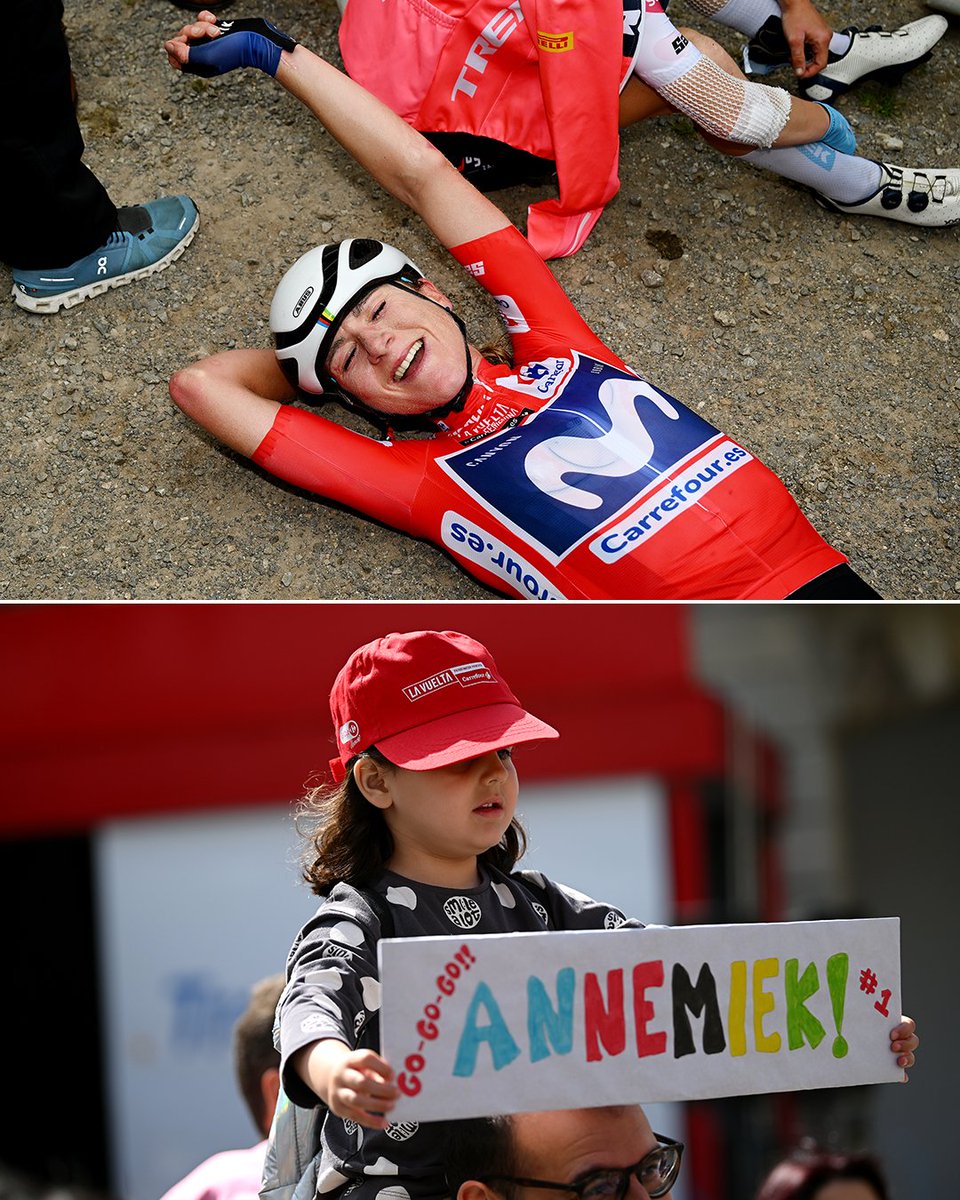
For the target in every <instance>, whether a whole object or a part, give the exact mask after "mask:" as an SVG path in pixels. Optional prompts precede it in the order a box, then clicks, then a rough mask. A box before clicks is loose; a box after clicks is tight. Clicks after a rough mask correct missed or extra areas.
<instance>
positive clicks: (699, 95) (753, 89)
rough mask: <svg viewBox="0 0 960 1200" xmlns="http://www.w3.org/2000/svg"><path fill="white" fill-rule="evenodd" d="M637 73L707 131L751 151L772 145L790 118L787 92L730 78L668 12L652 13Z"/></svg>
mask: <svg viewBox="0 0 960 1200" xmlns="http://www.w3.org/2000/svg"><path fill="white" fill-rule="evenodd" d="M633 71H634V74H635V75H637V76H638V77H639V78H640V79H642V80H643V82H644V83H645V84H647V85H648V86H649V87H652V88H653V90H654V91H655V92H657V93H658V94H659V95H661V96H663V98H664V99H665V100H668V101H669V102H670V103H671V104H672V105H673V107H674V108H676V109H679V110H680V112H682V113H684V114H685V115H686V116H688V117H690V119H691V120H693V121H695V122H696V124H697V125H699V126H700V127H701V128H702V129H705V130H707V131H708V132H709V133H712V134H714V135H715V136H716V137H720V138H725V139H728V140H732V141H735V142H742V143H744V144H746V145H748V146H770V145H772V144H773V143H774V142H775V141H776V140H777V138H778V137H779V136H780V132H781V130H782V129H783V127H784V125H785V124H786V123H787V121H788V120H789V117H790V105H791V101H790V97H789V96H788V95H787V93H786V92H785V91H784V90H783V89H782V88H771V87H766V86H765V85H764V84H759V83H753V82H751V81H750V80H743V79H740V78H738V77H737V76H735V75H728V74H727V72H726V71H724V70H723V69H722V68H721V67H718V66H717V64H716V63H715V62H714V61H713V60H712V59H710V58H707V57H706V55H704V54H701V53H700V51H699V50H698V49H697V48H696V46H694V45H693V43H692V42H690V41H688V40H687V38H686V37H684V35H683V34H682V33H681V32H680V31H679V29H677V27H676V26H675V25H674V24H673V22H672V21H671V20H670V18H669V17H668V16H667V14H666V13H664V12H654V11H650V10H647V14H646V17H645V19H644V24H643V36H642V38H641V40H640V47H639V50H638V52H637V58H636V61H635V63H634V66H633Z"/></svg>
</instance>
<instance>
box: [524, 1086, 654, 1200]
mask: <svg viewBox="0 0 960 1200" xmlns="http://www.w3.org/2000/svg"><path fill="white" fill-rule="evenodd" d="M512 1120H513V1138H514V1146H515V1149H516V1163H515V1170H514V1171H512V1172H511V1173H512V1174H516V1175H523V1176H526V1177H527V1178H528V1179H553V1180H556V1181H557V1182H561V1183H576V1182H577V1181H579V1180H580V1179H581V1178H582V1177H583V1176H584V1175H586V1174H588V1173H589V1172H590V1171H595V1170H597V1169H598V1168H601V1167H629V1166H632V1165H633V1164H634V1163H637V1162H639V1161H640V1160H641V1159H642V1158H643V1157H644V1155H646V1154H649V1153H650V1151H651V1150H655V1149H656V1148H657V1139H656V1138H655V1137H654V1136H653V1133H652V1132H651V1130H650V1125H649V1123H648V1122H647V1118H646V1116H645V1115H644V1112H643V1109H642V1108H640V1107H639V1105H624V1106H623V1107H617V1108H580V1109H569V1110H566V1111H563V1112H543V1113H520V1114H518V1115H517V1116H515V1117H513V1118H512ZM519 1191H520V1192H523V1189H522V1188H520V1189H519ZM551 1194H552V1193H550V1192H546V1191H544V1192H540V1191H537V1192H534V1191H532V1190H531V1191H528V1192H526V1193H524V1200H530V1198H531V1197H536V1198H537V1200H548V1198H549V1197H550V1195H551ZM556 1196H557V1200H561V1197H562V1198H563V1200H571V1194H570V1193H569V1192H557V1193H556ZM624 1200H647V1193H646V1191H645V1190H644V1189H643V1187H641V1185H640V1183H639V1181H638V1180H637V1179H636V1177H635V1176H631V1177H630V1186H629V1188H628V1190H627V1194H626V1197H625V1198H624Z"/></svg>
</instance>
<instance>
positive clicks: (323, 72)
mask: <svg viewBox="0 0 960 1200" xmlns="http://www.w3.org/2000/svg"><path fill="white" fill-rule="evenodd" d="M207 39H209V40H207ZM165 49H166V51H167V57H168V59H169V60H170V65H171V66H173V67H175V68H176V69H178V70H184V71H188V72H191V73H194V74H202V75H222V74H224V73H225V72H227V71H232V70H235V69H236V68H238V67H258V68H259V69H260V70H262V71H264V72H265V73H266V74H269V75H273V76H274V77H275V78H276V80H277V82H278V83H279V84H280V85H281V86H282V87H284V88H286V90H287V91H288V92H289V93H290V94H291V95H292V96H295V97H296V98H297V99H298V100H299V101H300V102H301V103H302V104H304V105H306V107H307V108H309V109H310V111H311V112H312V113H313V114H314V116H316V118H317V119H318V120H319V121H320V122H321V123H322V124H323V126H324V127H325V128H326V129H327V131H328V132H329V133H330V134H331V135H332V136H333V137H335V138H336V140H337V141H338V142H339V143H340V145H341V146H343V147H344V149H345V150H346V151H347V152H348V153H349V154H351V155H352V156H353V157H354V158H355V159H356V160H357V162H358V163H360V165H361V166H362V167H364V168H365V169H366V170H367V171H368V172H369V173H370V175H371V176H372V178H374V179H375V180H376V181H377V182H378V183H379V184H381V185H382V186H383V187H385V188H386V189H387V191H389V192H391V193H392V194H393V195H394V196H396V197H397V199H398V200H402V201H403V203H404V204H407V205H408V206H409V207H410V208H412V209H413V211H414V212H416V213H418V214H419V215H420V217H422V218H423V220H424V221H425V222H426V224H427V225H428V226H429V227H430V229H431V230H432V231H433V233H434V234H435V235H436V236H437V238H438V239H439V240H440V241H441V242H442V243H443V245H445V246H456V245H459V244H460V243H461V242H468V241H471V240H472V239H474V238H478V237H483V236H484V235H485V234H488V233H492V232H494V230H497V229H503V228H504V227H506V226H507V225H509V224H510V222H509V221H508V219H507V218H506V217H505V216H504V214H503V213H502V212H501V211H500V209H499V208H497V206H496V205H495V204H493V203H492V202H491V201H490V200H488V199H487V198H486V196H484V195H482V194H481V193H480V192H478V191H477V190H476V189H475V188H474V187H473V185H472V184H470V183H468V182H467V181H466V180H465V179H464V178H463V177H462V176H461V175H460V174H459V173H458V172H457V171H456V169H455V168H454V167H453V166H451V164H450V163H449V162H447V160H446V159H445V158H444V157H443V155H442V154H441V153H440V152H439V151H438V150H436V149H435V148H434V147H433V146H431V145H430V143H429V142H428V141H427V140H426V139H425V138H424V137H421V135H420V134H419V133H417V131H416V130H415V129H412V128H411V127H410V126H409V125H407V124H406V122H405V121H403V120H401V118H400V117H398V116H397V115H396V114H395V113H393V112H391V110H390V109H389V108H387V107H386V105H384V104H381V102H380V101H379V100H377V99H376V97H374V96H371V95H370V93H369V92H367V91H366V90H365V89H364V88H362V87H360V85H359V84H357V83H354V81H353V80H352V79H350V78H348V77H347V76H346V75H344V74H343V72H342V71H338V70H337V68H336V67H334V66H333V65H332V64H330V63H328V62H325V61H324V60H323V59H321V58H319V57H318V56H317V55H316V54H314V53H313V52H312V51H311V50H308V49H307V48H306V47H305V46H300V45H297V44H296V43H295V42H294V41H293V39H292V38H290V37H288V36H287V35H286V34H283V33H281V32H280V31H279V30H277V29H275V28H274V27H273V26H272V25H270V23H269V22H267V21H264V20H262V19H255V20H237V21H232V22H231V21H223V22H220V24H217V22H216V18H215V17H214V15H213V13H210V12H203V13H201V14H200V16H199V18H198V19H197V20H196V21H194V22H192V23H191V24H190V25H185V26H184V27H183V29H182V30H181V31H180V33H179V34H178V35H177V36H176V37H175V38H172V39H171V40H170V41H168V42H167V43H166V44H165Z"/></svg>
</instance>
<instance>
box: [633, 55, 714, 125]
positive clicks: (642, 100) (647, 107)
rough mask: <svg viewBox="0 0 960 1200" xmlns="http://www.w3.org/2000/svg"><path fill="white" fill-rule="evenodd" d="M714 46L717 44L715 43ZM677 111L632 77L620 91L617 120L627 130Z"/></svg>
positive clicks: (635, 77) (650, 88) (651, 89)
mask: <svg viewBox="0 0 960 1200" xmlns="http://www.w3.org/2000/svg"><path fill="white" fill-rule="evenodd" d="M706 40H707V41H709V40H710V39H709V38H708V39H706ZM713 45H716V43H715V42H714V43H713ZM717 49H718V50H719V49H720V47H719V46H717ZM704 53H706V51H704ZM731 61H732V60H731ZM676 111H677V110H676V109H675V108H674V107H673V105H672V104H668V103H667V101H666V100H664V98H663V97H662V96H661V95H659V94H658V93H657V92H655V91H654V90H653V88H652V87H649V86H648V85H647V84H645V83H642V82H641V81H640V80H639V79H638V78H637V76H636V75H631V76H630V78H629V79H628V80H627V82H626V83H625V84H624V85H623V87H622V88H621V90H620V111H619V114H618V118H617V120H618V124H619V126H620V128H621V129H625V128H626V127H627V126H628V125H635V124H636V123H637V122H638V121H646V120H647V118H648V117H667V116H669V115H670V114H671V113H675V112H676ZM701 132H702V131H701Z"/></svg>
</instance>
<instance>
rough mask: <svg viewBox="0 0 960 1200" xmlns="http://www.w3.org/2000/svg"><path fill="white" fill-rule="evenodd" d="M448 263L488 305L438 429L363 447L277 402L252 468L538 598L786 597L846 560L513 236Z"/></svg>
mask: <svg viewBox="0 0 960 1200" xmlns="http://www.w3.org/2000/svg"><path fill="white" fill-rule="evenodd" d="M452 253H453V254H454V256H455V257H456V258H457V259H458V260H459V261H460V263H461V264H462V265H463V266H464V267H465V268H466V269H467V270H468V271H469V272H470V274H472V275H473V276H474V277H475V278H476V279H477V280H478V281H479V282H480V283H481V284H482V285H483V286H484V287H485V288H486V289H487V291H489V292H490V293H491V294H492V295H493V296H494V297H495V299H496V301H497V303H498V305H499V307H500V311H501V313H502V315H503V317H504V320H505V322H506V324H507V329H508V331H509V333H510V337H511V340H512V342H513V350H514V355H515V365H514V366H512V367H510V366H495V365H493V364H491V363H484V364H483V365H482V366H481V367H480V369H479V372H478V375H477V378H476V381H475V383H474V386H473V389H472V391H471V393H470V395H469V396H468V397H467V400H466V402H465V404H464V405H463V408H462V410H461V411H460V412H459V413H454V414H452V415H451V416H448V417H447V418H446V420H447V423H448V424H449V426H450V428H449V429H442V430H438V432H437V434H436V435H435V436H434V437H432V438H429V439H409V440H401V441H396V442H394V441H385V442H382V441H377V440H375V439H373V438H369V437H365V436H363V435H362V434H358V433H353V432H351V431H350V430H348V429H344V428H343V427H342V426H340V425H337V424H336V423H334V422H332V421H329V420H327V419H326V418H324V417H321V416H320V415H318V414H317V413H313V412H307V411H305V410H304V409H301V408H297V407H295V406H293V405H284V406H283V407H281V409H280V411H279V412H278V414H277V417H276V420H275V422H274V424H273V427H272V429H271V430H270V432H269V433H268V434H267V436H266V437H265V438H264V440H263V442H262V443H261V444H260V446H259V447H258V448H257V451H256V453H255V454H254V456H253V458H254V461H255V462H256V463H258V464H259V465H260V466H262V467H264V468H265V469H266V470H268V471H270V472H272V473H273V474H274V475H278V476H280V477H281V478H282V479H285V480H287V481H289V482H290V483H294V484H296V485H298V486H299V487H303V488H306V489H307V490H309V491H312V492H318V493H320V494H321V495H323V496H327V497H329V498H330V499H332V500H336V501H338V502H340V503H342V504H346V505H349V506H350V507H351V508H355V509H358V510H359V511H361V512H364V513H367V514H368V515H369V516H371V517H375V518H376V519H377V520H379V521H382V522H384V524H387V525H392V526H395V527H396V528H398V529H402V530H404V531H405V532H407V533H411V534H413V535H414V536H416V537H422V538H427V539H429V540H430V541H432V542H436V543H437V544H438V545H440V546H442V547H443V548H444V550H446V551H447V552H448V553H449V554H451V555H452V556H453V558H455V559H456V560H457V562H458V563H460V565H461V566H462V567H463V568H464V569H465V570H467V571H469V572H470V574H472V575H475V576H476V577H477V578H478V579H480V580H482V581H483V582H484V583H487V584H489V585H491V586H492V587H495V588H498V589H499V590H501V591H504V592H507V593H509V594H511V595H516V596H521V597H524V598H529V599H535V600H554V599H564V598H566V599H571V600H574V599H576V600H580V599H596V600H605V599H618V600H627V599H630V600H638V599H648V600H695V599H696V600H701V599H762V600H772V599H782V598H783V597H785V596H787V595H789V594H790V593H791V592H793V591H795V590H796V589H797V588H799V587H801V586H802V585H803V584H805V583H808V582H809V581H810V580H812V579H815V578H816V577H817V576H818V575H821V574H823V573H824V572H825V571H828V570H830V569H831V568H832V567H835V566H837V565H839V564H840V563H843V562H845V561H846V559H845V557H844V555H842V554H840V553H839V552H838V551H837V550H834V549H833V548H832V547H831V546H829V545H828V544H827V543H826V542H825V541H824V540H823V538H821V537H820V535H819V534H818V533H817V532H816V530H815V529H814V528H813V526H812V525H811V524H810V523H809V521H807V519H806V517H804V515H803V513H801V511H800V509H799V508H798V507H797V504H796V502H795V501H794V499H793V497H792V496H791V495H790V493H789V492H788V491H787V489H786V488H785V487H784V485H783V484H782V483H781V482H780V480H779V479H777V477H776V476H775V475H774V474H773V473H772V472H771V471H769V470H768V469H767V468H766V467H765V466H764V465H763V464H762V463H761V462H759V461H758V460H757V459H756V458H754V456H753V455H752V454H751V453H750V452H749V451H748V450H745V449H743V447H741V446H738V445H737V444H736V443H735V442H733V441H732V440H731V439H730V438H728V437H726V436H725V435H724V434H722V433H721V432H720V431H719V430H718V429H716V428H714V426H713V425H711V424H710V423H709V422H708V421H705V420H704V419H703V418H702V417H700V416H698V415H697V414H696V413H694V412H692V411H691V410H690V409H688V408H685V407H684V406H683V405H682V404H680V402H679V401H677V400H674V399H673V398H672V397H671V396H668V395H666V394H665V393H664V392H661V391H660V390H659V389H658V388H656V387H654V386H653V385H652V384H651V383H649V382H647V380H645V379H641V378H640V377H639V376H637V375H636V374H634V372H632V371H631V370H630V369H629V368H628V367H626V366H625V365H624V364H623V363H622V362H621V360H620V359H619V358H618V357H617V356H616V355H615V354H614V353H613V352H612V351H611V350H609V349H608V348H607V347H606V346H605V345H604V344H603V343H602V342H601V341H600V339H599V338H597V337H596V335H595V334H594V333H592V332H591V330H590V329H589V328H588V327H587V325H586V323H585V322H584V321H583V319H582V318H581V317H580V315H579V314H578V313H577V311H576V309H575V308H574V307H573V305H572V304H571V303H570V301H569V299H568V298H567V296H566V294H565V293H564V291H563V289H562V288H561V287H560V285H559V284H558V283H557V281H556V280H555V279H554V277H553V275H552V273H551V272H550V270H549V268H548V267H547V266H546V264H545V263H544V262H543V260H542V259H541V258H540V256H539V255H538V254H537V253H536V252H535V251H534V250H533V249H532V247H531V246H530V245H529V243H528V242H527V241H526V239H525V238H524V237H523V236H522V235H521V234H520V233H519V231H518V230H517V229H515V228H513V227H512V226H511V227H508V228H507V229H502V230H499V231H498V232H496V233H493V234H489V235H488V236H486V237H483V238H479V239H477V240H475V241H472V242H466V243H464V244H463V245H461V246H457V247H456V248H454V249H453V251H452Z"/></svg>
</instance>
